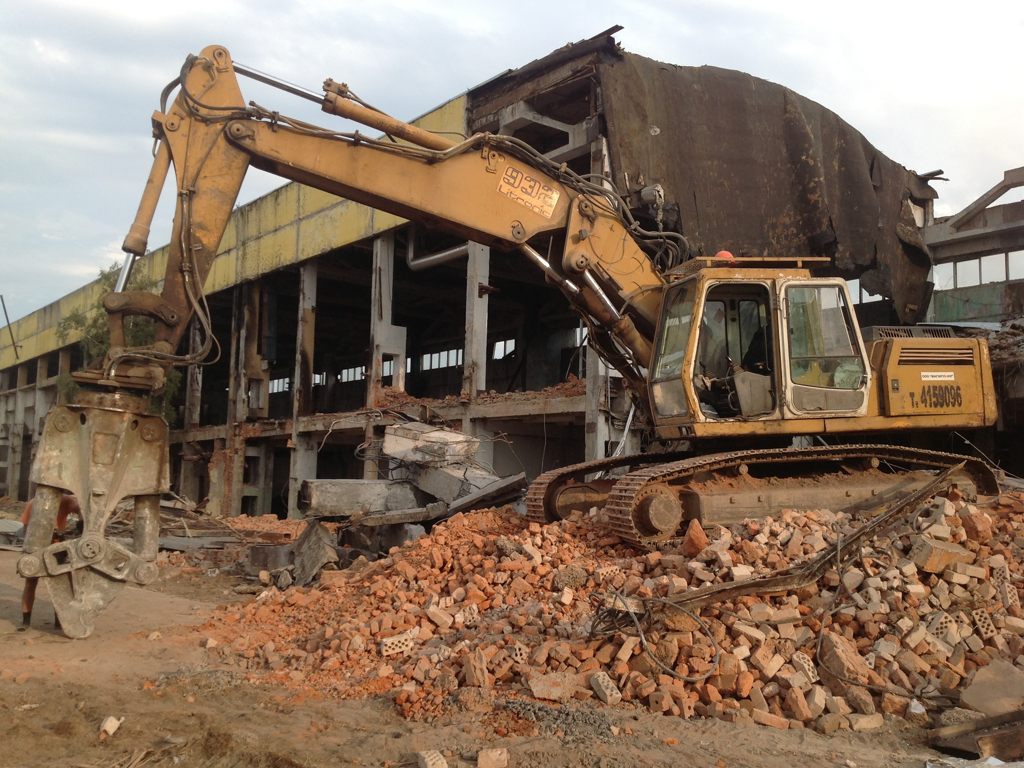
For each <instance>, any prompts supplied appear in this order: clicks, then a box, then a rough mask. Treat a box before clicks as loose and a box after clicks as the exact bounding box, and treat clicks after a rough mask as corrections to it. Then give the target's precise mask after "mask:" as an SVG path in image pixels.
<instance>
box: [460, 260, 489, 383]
mask: <svg viewBox="0 0 1024 768" xmlns="http://www.w3.org/2000/svg"><path fill="white" fill-rule="evenodd" d="M490 271H491V249H490V248H487V247H486V246H483V245H480V244H479V243H470V244H469V256H468V257H467V258H466V343H465V348H464V351H463V357H462V362H463V368H462V395H463V397H468V398H469V399H470V400H475V399H476V396H477V393H479V392H482V391H484V390H485V389H487V306H488V296H487V293H486V291H485V290H484V289H485V288H486V287H487V285H488V280H490Z"/></svg>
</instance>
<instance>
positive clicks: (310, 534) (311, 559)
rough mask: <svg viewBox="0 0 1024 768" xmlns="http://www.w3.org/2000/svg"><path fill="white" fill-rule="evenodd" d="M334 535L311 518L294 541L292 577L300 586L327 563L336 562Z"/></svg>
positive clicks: (307, 581)
mask: <svg viewBox="0 0 1024 768" xmlns="http://www.w3.org/2000/svg"><path fill="white" fill-rule="evenodd" d="M335 545H336V536H335V535H334V534H333V533H331V532H330V531H329V530H328V529H327V527H326V526H324V525H323V524H321V523H320V522H319V521H316V520H313V521H311V522H310V523H309V524H308V525H307V526H306V529H305V530H304V531H303V532H302V535H301V536H299V538H298V540H297V541H296V542H295V545H294V548H293V552H294V558H295V569H294V571H293V573H292V578H293V579H294V581H295V583H296V584H298V585H300V586H305V585H306V584H309V582H311V581H312V580H313V579H314V578H315V577H316V575H317V574H318V573H320V569H321V568H323V567H324V566H325V565H327V564H328V563H336V562H338V551H337V549H335Z"/></svg>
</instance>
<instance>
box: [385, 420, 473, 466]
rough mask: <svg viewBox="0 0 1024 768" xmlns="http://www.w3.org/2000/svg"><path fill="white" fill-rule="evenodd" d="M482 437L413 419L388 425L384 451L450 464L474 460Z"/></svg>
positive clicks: (393, 455) (395, 456)
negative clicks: (413, 420)
mask: <svg viewBox="0 0 1024 768" xmlns="http://www.w3.org/2000/svg"><path fill="white" fill-rule="evenodd" d="M479 449H480V440H479V439H477V438H475V437H473V436H472V435H466V434H463V433H462V432H456V431H455V430H452V429H445V428H444V427H438V426H434V425H432V424H422V423H420V422H410V423H407V424H395V425H392V426H390V427H386V428H385V429H384V445H383V451H384V453H385V455H387V456H390V457H391V458H393V459H398V460H399V461H408V462H412V463H416V464H418V463H425V464H441V465H444V464H450V463H457V462H467V461H470V460H472V459H473V458H474V457H475V456H476V453H477V451H478V450H479Z"/></svg>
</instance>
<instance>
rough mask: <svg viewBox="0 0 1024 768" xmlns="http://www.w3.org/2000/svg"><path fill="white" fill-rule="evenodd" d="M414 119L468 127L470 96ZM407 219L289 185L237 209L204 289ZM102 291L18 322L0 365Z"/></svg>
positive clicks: (142, 266) (37, 343) (0, 343)
mask: <svg viewBox="0 0 1024 768" xmlns="http://www.w3.org/2000/svg"><path fill="white" fill-rule="evenodd" d="M413 122H414V123H415V124H416V125H419V126H421V127H423V128H426V129H428V130H432V131H440V132H452V133H460V134H461V133H465V131H466V97H465V95H462V96H459V97H457V98H455V99H452V100H451V101H449V102H447V103H445V104H442V105H441V106H440V107H438V108H437V109H435V110H433V111H432V112H429V113H427V114H426V115H424V116H422V117H420V118H418V119H417V120H414V121H413ZM403 221H404V220H403V219H401V218H399V217H397V216H392V215H391V214H387V213H383V212H381V211H376V210H373V209H371V208H367V207H366V206H363V205H358V204H356V203H351V202H349V201H348V200H344V199H342V198H340V197H336V196H335V195H331V194H328V193H326V192H321V191H320V190H317V189H312V188H310V187H306V186H303V185H300V184H295V183H290V184H286V185H285V186H283V187H281V188H279V189H276V190H274V191H273V192H270V193H268V194H266V195H264V196H263V197H260V198H258V199H256V200H254V201H252V202H251V203H248V204H247V205H244V206H242V207H241V208H238V209H237V210H236V211H235V212H234V213H233V214H232V216H231V219H230V221H229V222H228V226H227V229H226V230H225V232H224V239H223V240H222V241H221V247H220V250H219V251H218V253H217V258H216V259H214V262H213V265H212V267H211V269H210V274H209V277H208V278H207V280H206V290H207V292H208V293H216V292H217V291H221V290H224V289H225V288H229V287H231V286H232V285H236V284H237V283H240V282H243V281H245V280H252V279H254V278H256V277H259V276H260V275H265V274H267V273H268V272H272V271H274V270H275V269H280V268H281V267H286V266H289V265H292V264H297V263H299V262H301V261H305V260H306V259H311V258H314V257H316V256H320V255H322V254H324V253H326V252H328V251H330V250H333V249H335V248H339V247H342V246H345V245H350V244H351V243H355V242H358V241H360V240H365V239H366V238H368V237H373V236H374V235H377V234H379V233H381V232H384V231H386V230H388V229H391V228H393V227H396V226H398V225H399V224H401V223H402V222H403ZM129 223H130V222H125V225H126V226H127V225H128V224H129ZM166 262H167V246H164V247H163V248H159V249H157V250H155V251H153V252H151V253H149V254H147V256H146V257H145V258H143V259H141V260H140V261H139V262H138V263H137V264H136V266H135V269H136V270H143V271H144V273H145V274H146V276H147V277H149V278H152V279H153V280H161V279H162V278H163V274H164V266H165V264H166ZM99 291H100V289H99V286H98V285H97V283H96V282H95V281H94V282H92V283H89V284H88V285H84V286H82V287H81V288H79V289H78V290H77V291H73V292H72V293H69V294H68V295H67V296H65V297H63V298H62V299H59V300H58V301H55V302H53V303H52V304H48V305H46V306H45V307H43V308H42V309H38V310H36V311H35V312H33V313H31V314H30V315H27V316H26V317H23V318H22V319H20V320H16V321H15V322H14V323H13V324H12V326H13V331H14V336H15V339H17V341H18V343H19V344H20V345H21V348H20V349H19V350H18V352H19V356H20V360H16V359H15V357H14V350H13V348H12V347H11V345H10V342H9V337H8V338H7V339H4V340H0V369H4V368H8V367H10V366H13V365H16V364H18V363H19V362H24V361H26V360H30V359H32V358H34V357H38V356H40V355H44V354H46V353H48V352H52V351H53V350H55V349H58V348H60V347H61V346H62V345H61V343H60V342H59V340H58V339H57V333H56V329H57V323H58V322H59V321H60V319H61V318H62V317H65V316H66V315H67V314H68V313H70V312H73V311H74V310H76V309H78V308H80V307H94V306H96V305H97V303H98V301H99V298H100V296H99ZM75 340H76V339H74V338H71V339H68V341H75ZM4 341H6V342H7V343H6V344H4Z"/></svg>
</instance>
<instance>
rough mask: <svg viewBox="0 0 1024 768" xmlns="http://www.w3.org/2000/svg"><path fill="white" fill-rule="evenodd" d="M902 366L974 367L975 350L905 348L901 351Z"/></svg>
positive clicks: (968, 348) (900, 362)
mask: <svg viewBox="0 0 1024 768" xmlns="http://www.w3.org/2000/svg"><path fill="white" fill-rule="evenodd" d="M899 364H900V365H974V350H973V349H971V348H970V347H967V348H960V349H929V348H928V347H904V348H903V349H901V350H900V358H899Z"/></svg>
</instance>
